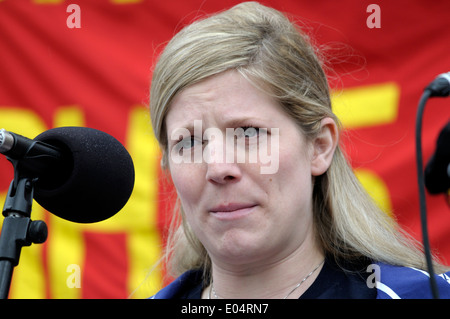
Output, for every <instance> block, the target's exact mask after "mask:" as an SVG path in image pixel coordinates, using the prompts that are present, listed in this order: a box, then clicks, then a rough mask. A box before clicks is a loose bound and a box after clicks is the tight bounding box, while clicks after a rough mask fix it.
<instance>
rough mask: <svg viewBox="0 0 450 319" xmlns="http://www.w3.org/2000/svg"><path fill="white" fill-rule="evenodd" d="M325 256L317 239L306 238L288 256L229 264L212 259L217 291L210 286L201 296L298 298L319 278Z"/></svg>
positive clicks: (213, 276) (213, 278)
mask: <svg viewBox="0 0 450 319" xmlns="http://www.w3.org/2000/svg"><path fill="white" fill-rule="evenodd" d="M324 258H325V257H324V254H323V253H322V250H321V249H320V248H319V247H318V246H317V245H315V241H310V242H308V241H306V242H304V243H303V244H302V245H300V246H299V247H298V248H297V249H295V250H294V251H292V252H290V253H289V254H287V255H285V256H277V257H275V258H272V259H267V260H265V261H264V262H260V263H255V264H251V265H227V264H222V263H217V262H214V260H213V261H212V280H213V284H214V291H213V290H212V286H211V285H210V286H209V287H207V288H206V289H205V290H204V292H203V295H202V297H204V298H209V295H210V294H211V298H215V297H216V296H217V297H219V298H226V299H228V298H234V299H245V298H252V299H283V298H285V297H288V298H295V299H297V298H299V297H300V296H301V295H302V294H303V292H305V291H306V290H307V289H308V288H309V286H311V284H312V283H313V282H314V280H315V279H316V278H317V275H318V274H319V272H320V270H321V268H322V265H323V264H322V262H323V260H324ZM313 270H315V271H314V272H313V273H312V274H311V272H312V271H313ZM306 277H307V278H306ZM305 278H306V279H305ZM303 279H305V280H304V281H303ZM299 283H301V284H300V286H298V287H297V285H298V284H299ZM296 287H297V288H296ZM294 288H296V289H295V290H294V291H293V289H294ZM214 293H215V294H214Z"/></svg>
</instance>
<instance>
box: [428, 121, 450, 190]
mask: <svg viewBox="0 0 450 319" xmlns="http://www.w3.org/2000/svg"><path fill="white" fill-rule="evenodd" d="M449 165H450V122H448V123H447V124H446V125H445V126H444V128H443V129H442V130H441V132H440V133H439V136H438V139H437V141H436V150H435V152H434V154H433V155H432V156H431V158H430V160H429V162H428V163H427V165H426V167H425V186H426V188H427V189H428V191H429V192H430V194H439V193H447V192H448V190H449V189H450V176H449V173H448V167H449Z"/></svg>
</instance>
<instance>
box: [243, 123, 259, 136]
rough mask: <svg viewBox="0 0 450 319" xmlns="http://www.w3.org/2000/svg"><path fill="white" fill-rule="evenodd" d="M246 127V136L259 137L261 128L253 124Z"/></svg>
mask: <svg viewBox="0 0 450 319" xmlns="http://www.w3.org/2000/svg"><path fill="white" fill-rule="evenodd" d="M242 128H243V129H244V136H245V137H247V138H252V137H257V136H258V135H259V128H258V127H253V126H247V127H242Z"/></svg>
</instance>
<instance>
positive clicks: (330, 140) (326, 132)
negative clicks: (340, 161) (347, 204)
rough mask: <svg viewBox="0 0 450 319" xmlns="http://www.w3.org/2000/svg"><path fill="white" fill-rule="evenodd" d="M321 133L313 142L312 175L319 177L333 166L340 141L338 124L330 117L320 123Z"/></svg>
mask: <svg viewBox="0 0 450 319" xmlns="http://www.w3.org/2000/svg"><path fill="white" fill-rule="evenodd" d="M320 127H321V128H320V133H319V134H318V135H317V137H316V138H315V139H314V140H313V141H312V147H313V153H312V158H311V175H313V176H319V175H322V174H323V173H325V172H326V171H327V170H328V168H329V167H330V165H331V161H332V159H333V155H334V151H335V149H336V147H337V144H338V140H339V132H338V127H337V125H336V122H334V120H333V119H331V118H330V117H326V118H324V119H323V120H322V121H321V122H320Z"/></svg>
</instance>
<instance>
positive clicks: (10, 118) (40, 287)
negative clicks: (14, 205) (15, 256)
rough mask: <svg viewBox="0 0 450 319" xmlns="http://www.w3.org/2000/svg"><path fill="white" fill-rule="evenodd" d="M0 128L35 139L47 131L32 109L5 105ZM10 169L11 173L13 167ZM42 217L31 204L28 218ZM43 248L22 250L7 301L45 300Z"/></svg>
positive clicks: (1, 197) (39, 209)
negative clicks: (16, 299)
mask: <svg viewBox="0 0 450 319" xmlns="http://www.w3.org/2000/svg"><path fill="white" fill-rule="evenodd" d="M0 128H4V129H6V130H7V131H11V132H14V133H17V134H20V135H23V136H26V137H29V138H34V137H35V136H37V135H38V134H40V133H42V132H43V131H45V130H46V126H45V123H44V122H43V121H42V120H41V118H40V117H39V115H38V114H36V113H35V112H33V111H32V110H29V109H22V108H14V107H5V106H0ZM10 169H11V171H13V167H12V165H11V168H10ZM6 193H7V190H6V191H5V192H3V191H2V192H1V193H0V203H1V208H3V203H4V202H5V198H6ZM44 218H45V216H44V209H43V208H42V207H40V206H39V205H38V204H37V203H36V202H35V201H33V211H32V214H31V219H33V220H43V219H44ZM2 224H3V217H2V218H1V220H0V227H1V226H2ZM42 248H43V246H42V244H39V245H37V244H33V245H31V246H30V247H23V249H22V252H21V254H20V263H19V265H18V266H17V267H15V268H14V274H13V279H12V283H11V290H10V294H9V297H10V298H27V299H31V298H39V299H40V298H45V276H44V269H43V268H44V267H43V265H44V263H43V260H42Z"/></svg>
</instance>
